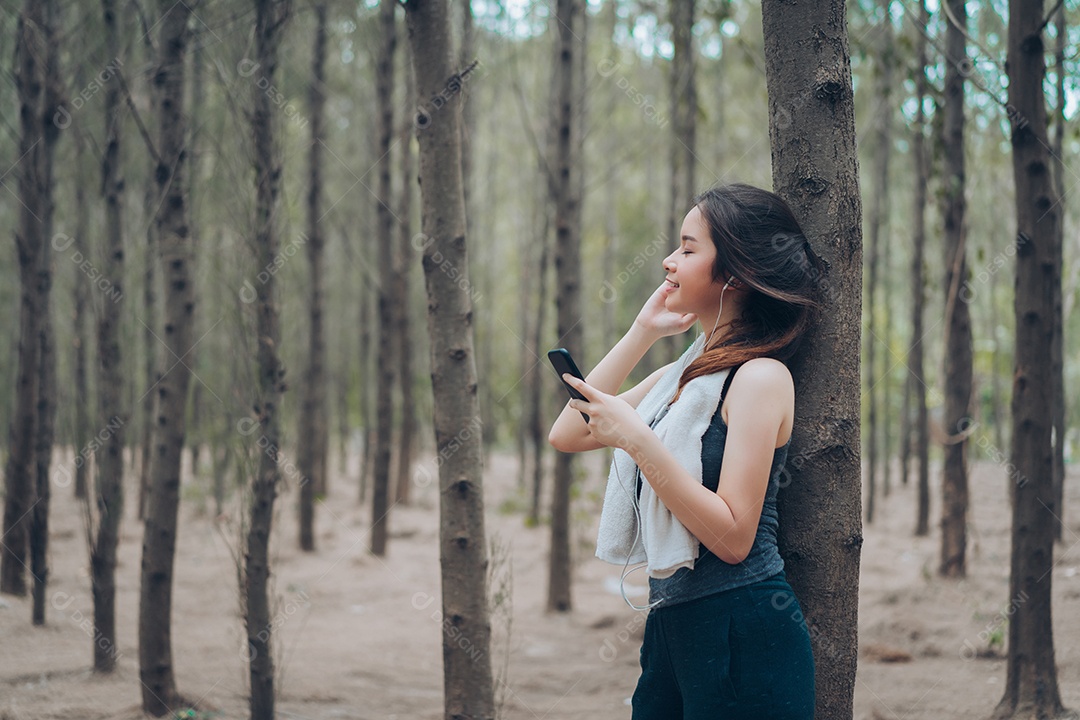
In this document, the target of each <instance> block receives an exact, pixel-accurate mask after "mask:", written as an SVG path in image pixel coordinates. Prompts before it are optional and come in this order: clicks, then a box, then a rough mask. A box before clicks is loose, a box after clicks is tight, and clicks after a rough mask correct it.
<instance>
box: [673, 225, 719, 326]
mask: <svg viewBox="0 0 1080 720" xmlns="http://www.w3.org/2000/svg"><path fill="white" fill-rule="evenodd" d="M715 260H716V248H715V247H714V246H713V243H712V239H711V238H710V237H709V228H708V226H707V225H706V224H705V220H704V218H703V217H702V216H701V211H700V210H698V208H697V206H696V205H695V206H694V207H693V208H691V210H690V212H688V213H686V217H685V218H683V223H682V228H681V230H680V231H679V247H678V248H676V250H675V252H673V253H671V254H670V255H668V256H667V257H666V258H664V263H663V265H664V270H666V271H667V278H666V279H667V285H666V286H665V288H664V290H663V292H664V307H666V308H667V309H668V310H670V311H671V312H678V313H687V312H692V313H697V314H698V315H699V316H701V317H704V316H706V315H708V314H709V313H710V312H711V313H712V315H713V316H714V317H715V315H716V308H717V306H718V305H719V303H720V292H721V290H722V289H723V284H722V283H716V282H713V278H712V271H713V262H714V261H715Z"/></svg>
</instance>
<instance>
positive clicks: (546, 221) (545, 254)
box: [528, 196, 551, 527]
mask: <svg viewBox="0 0 1080 720" xmlns="http://www.w3.org/2000/svg"><path fill="white" fill-rule="evenodd" d="M540 208H541V211H542V212H543V222H541V223H539V225H540V232H539V234H538V235H537V236H536V238H535V240H536V244H537V245H539V246H540V260H539V262H538V263H537V265H536V283H537V285H538V286H539V287H538V288H537V297H536V316H535V317H536V319H535V325H533V328H532V334H531V335H530V337H529V342H530V343H531V344H532V349H533V353H532V357H533V358H536V357H543V355H542V354H541V351H542V349H543V348H542V347H541V345H542V343H543V338H544V331H545V330H546V325H547V308H548V266H549V265H550V260H549V258H550V256H551V237H550V236H551V202H550V200H549V199H548V198H547V197H546V196H545V197H544V199H543V200H542V201H541V203H540ZM544 386H545V383H544V376H543V374H542V373H541V371H540V368H539V367H537V364H536V363H535V362H530V369H529V402H528V409H529V438H530V444H531V445H532V462H533V465H532V483H531V485H532V499H531V501H530V502H529V519H528V521H529V524H530V525H532V526H533V527H536V526H538V525H539V524H540V498H541V497H543V495H542V491H543V489H544V474H545V473H544V455H545V454H546V452H547V448H548V447H550V446H549V445H548V442H547V432H546V427H545V423H544V397H545V393H544V392H543V390H544Z"/></svg>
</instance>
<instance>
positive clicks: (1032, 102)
mask: <svg viewBox="0 0 1080 720" xmlns="http://www.w3.org/2000/svg"><path fill="white" fill-rule="evenodd" d="M1042 23H1043V3H1042V0H1038V1H1037V2H1029V1H1027V0H1010V2H1009V53H1008V60H1007V67H1008V68H1009V104H1008V108H1009V111H1010V115H1009V120H1010V122H1011V124H1012V149H1013V182H1014V183H1015V187H1016V222H1017V239H1016V296H1015V299H1014V306H1013V308H1014V311H1015V318H1016V345H1015V348H1016V350H1015V353H1016V355H1015V358H1016V359H1015V364H1014V374H1013V378H1014V380H1013V396H1012V419H1013V433H1012V443H1011V445H1012V447H1011V449H1010V455H1011V460H1012V465H1013V466H1014V467H1015V468H1016V470H1015V473H1014V474H1011V475H1010V477H1009V480H1010V482H1009V486H1010V489H1011V490H1010V497H1011V500H1012V508H1013V515H1012V562H1011V567H1010V573H1009V611H1010V612H1011V616H1010V617H1009V623H1008V625H1009V646H1008V653H1009V655H1008V664H1007V671H1006V679H1005V693H1004V695H1003V696H1002V698H1001V702H1000V703H999V704H998V706H997V709H996V710H995V713H994V717H995V718H997V719H998V720H1003V719H1004V718H1031V719H1032V720H1035V718H1039V719H1042V718H1065V717H1069V718H1076V717H1077V714H1076V713H1072V712H1069V711H1066V710H1065V709H1064V708H1063V707H1062V704H1061V695H1060V693H1059V691H1058V683H1057V667H1056V665H1055V663H1054V632H1053V623H1052V620H1051V614H1050V605H1051V588H1052V586H1053V570H1054V524H1053V519H1054V514H1055V512H1056V506H1055V505H1054V481H1053V474H1052V473H1053V458H1052V455H1053V447H1052V443H1051V437H1050V428H1051V425H1052V418H1050V417H1048V413H1047V412H1046V411H1047V408H1050V407H1052V403H1053V401H1052V398H1051V393H1052V391H1053V388H1054V382H1053V377H1052V370H1053V361H1052V358H1051V357H1050V355H1049V353H1047V348H1048V347H1050V343H1051V342H1052V340H1053V335H1054V300H1055V292H1054V282H1055V280H1056V279H1057V278H1059V275H1058V272H1059V270H1058V269H1057V267H1056V265H1057V264H1058V262H1057V258H1056V257H1055V252H1054V251H1055V244H1056V242H1057V235H1058V224H1059V223H1060V222H1061V206H1060V204H1059V203H1058V198H1057V194H1056V193H1055V192H1054V187H1053V184H1052V178H1051V177H1050V173H1049V172H1048V170H1049V167H1050V153H1049V145H1048V143H1047V140H1048V138H1047V131H1046V114H1047V113H1046V101H1045V99H1044V97H1043V90H1042V88H1043V79H1044V77H1043V76H1044V73H1045V67H1044V65H1043V41H1042Z"/></svg>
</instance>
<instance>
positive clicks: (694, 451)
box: [596, 333, 730, 578]
mask: <svg viewBox="0 0 1080 720" xmlns="http://www.w3.org/2000/svg"><path fill="white" fill-rule="evenodd" d="M704 347H705V333H702V334H701V335H700V336H698V338H697V340H695V341H694V342H693V343H692V344H691V345H690V347H688V348H687V349H686V352H684V353H683V354H682V357H680V358H679V360H678V361H677V362H676V363H675V364H674V365H672V366H671V367H670V368H668V371H667V372H666V373H664V374H663V376H661V377H660V379H659V380H658V381H657V383H656V385H655V386H653V388H652V389H651V390H650V391H649V392H648V394H646V395H645V397H644V398H642V400H641V402H640V403H639V404H638V406H637V413H638V415H640V416H641V418H642V419H643V420H644V421H645V422H646V423H647V424H648V425H649V426H650V427H652V428H653V431H654V432H655V433H656V436H657V437H658V438H660V441H661V442H662V443H663V444H664V447H666V448H667V449H668V450H669V451H671V454H672V455H674V456H675V459H676V460H678V462H679V464H680V465H682V466H683V467H684V468H685V469H686V471H687V472H688V473H690V476H691V477H694V478H698V479H699V480H700V479H701V437H702V436H703V435H704V434H705V431H706V430H707V429H708V427H709V424H710V422H711V421H712V417H713V414H714V413H715V412H716V407H717V405H718V404H719V402H720V392H721V390H722V389H723V386H724V380H725V379H726V378H727V375H728V373H729V372H730V369H726V370H722V371H721V372H718V373H713V374H711V375H702V376H699V377H696V378H694V379H693V380H691V381H690V382H688V383H687V384H686V385H685V386H684V387H683V390H682V393H681V394H680V395H679V399H678V401H676V402H675V403H674V404H673V405H670V406H669V405H668V402H669V401H670V400H671V398H673V397H674V396H675V391H676V389H677V388H678V386H679V378H680V377H681V376H682V373H683V370H684V369H685V368H686V366H687V365H689V364H690V363H691V362H692V361H693V360H694V359H695V358H697V357H698V356H700V355H701V353H702V349H703V348H704ZM616 470H617V472H616ZM637 473H638V467H637V464H636V463H634V460H633V459H632V458H631V457H630V455H629V454H628V453H626V452H625V451H624V450H620V449H616V450H615V452H614V454H613V456H612V460H611V469H610V470H609V471H608V482H607V489H606V490H605V492H604V507H603V510H602V511H601V513H600V531H599V535H598V537H597V540H596V557H598V558H600V559H601V560H605V561H607V562H610V563H614V564H616V565H625V564H626V563H627V562H628V561H629V562H632V563H640V562H647V563H648V566H647V573H648V575H649V577H655V578H665V577H669V576H670V575H672V574H673V573H674V572H675V571H676V570H678V569H679V568H681V567H688V568H693V567H694V561H695V560H697V556H698V539H697V538H696V537H694V535H693V534H692V533H691V532H690V531H689V530H687V529H686V527H685V526H684V525H683V524H682V523H681V522H679V520H678V519H677V518H676V517H675V516H674V515H673V514H672V513H671V511H670V510H668V509H667V507H665V506H664V504H663V503H662V502H661V501H660V498H659V497H657V495H656V492H655V491H654V490H653V489H652V487H651V486H650V485H649V482H648V480H646V479H645V478H644V477H643V478H642V487H641V498H640V500H639V503H638V504H639V507H640V512H641V531H640V533H638V532H636V527H637V517H636V516H635V512H634V497H635V495H636V492H637ZM635 536H636V537H635ZM635 539H636V542H635Z"/></svg>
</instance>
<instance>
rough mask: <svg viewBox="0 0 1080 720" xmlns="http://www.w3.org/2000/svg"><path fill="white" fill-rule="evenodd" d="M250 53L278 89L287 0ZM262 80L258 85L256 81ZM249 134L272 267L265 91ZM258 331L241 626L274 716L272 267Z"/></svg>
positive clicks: (257, 699) (274, 220) (275, 182)
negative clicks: (255, 432)
mask: <svg viewBox="0 0 1080 720" xmlns="http://www.w3.org/2000/svg"><path fill="white" fill-rule="evenodd" d="M253 4H254V6H255V52H256V58H255V59H256V62H257V63H258V72H259V73H260V74H261V78H263V79H265V83H266V84H269V86H270V87H276V83H277V82H278V81H277V77H278V76H277V64H278V49H279V46H280V42H281V34H282V32H283V30H284V26H285V22H286V21H287V19H288V16H289V11H290V3H289V0H254V2H253ZM260 84H261V83H260ZM252 101H253V102H252V111H251V116H250V117H251V136H252V139H253V141H254V150H255V154H254V158H253V159H254V164H255V243H254V246H255V253H256V256H257V259H258V263H257V265H258V267H260V268H264V267H272V266H273V264H274V262H275V259H276V258H278V247H279V245H280V239H279V237H278V222H279V221H278V217H277V216H278V212H279V208H278V197H279V195H280V193H281V150H280V147H279V146H278V142H279V141H278V138H277V133H276V130H277V128H276V125H277V123H276V117H277V113H278V112H280V110H279V108H278V107H277V106H276V105H275V103H274V102H273V100H272V98H271V97H270V95H269V94H268V93H266V92H264V91H263V90H261V89H259V88H258V87H255V88H253V90H252ZM255 316H256V333H257V335H258V350H257V362H256V364H257V371H258V377H259V383H258V401H257V402H256V404H255V413H256V417H257V419H258V429H259V430H260V431H261V433H262V437H261V438H260V442H259V447H260V449H261V448H265V449H264V450H262V451H261V452H260V453H259V467H258V470H257V474H256V476H255V480H254V482H253V483H252V488H251V517H250V520H249V524H248V533H247V543H246V551H245V556H244V569H243V586H244V603H245V605H244V607H245V615H244V621H245V622H244V624H245V627H246V629H247V644H248V647H247V650H248V663H249V664H248V670H249V672H248V677H249V679H250V684H251V699H250V709H251V718H252V720H262V719H263V718H273V717H274V657H273V643H272V640H273V632H272V628H273V623H272V619H271V615H270V598H269V593H268V588H267V585H268V583H269V580H270V557H269V555H270V531H271V524H272V521H273V517H274V499H275V498H276V497H277V488H278V483H279V482H280V475H281V473H280V470H279V469H278V460H279V457H278V456H279V452H280V448H281V431H280V426H281V417H280V411H279V403H280V400H281V395H282V392H283V391H284V387H285V385H284V377H285V368H284V367H283V366H282V363H281V360H280V359H279V357H278V348H279V347H280V345H281V328H280V320H279V316H278V300H277V281H276V279H275V275H274V273H269V274H268V276H267V278H266V280H265V281H264V282H260V283H258V284H257V285H256V287H255Z"/></svg>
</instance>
